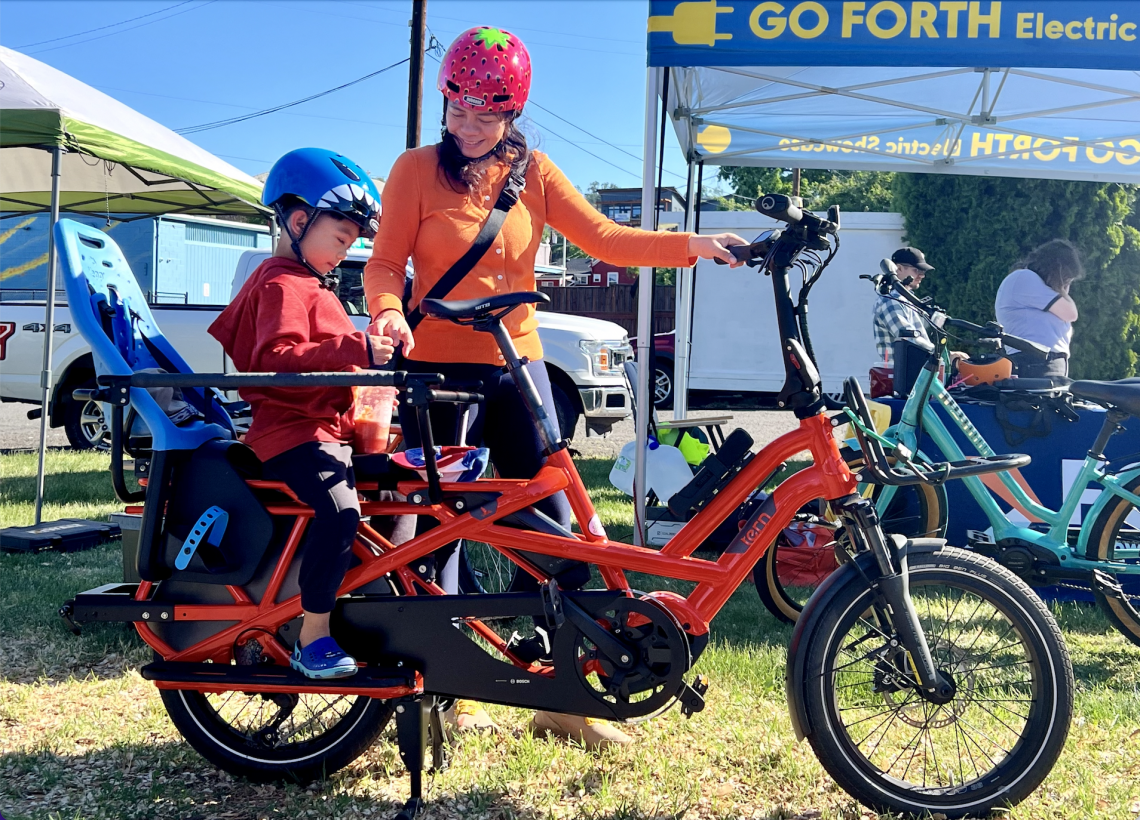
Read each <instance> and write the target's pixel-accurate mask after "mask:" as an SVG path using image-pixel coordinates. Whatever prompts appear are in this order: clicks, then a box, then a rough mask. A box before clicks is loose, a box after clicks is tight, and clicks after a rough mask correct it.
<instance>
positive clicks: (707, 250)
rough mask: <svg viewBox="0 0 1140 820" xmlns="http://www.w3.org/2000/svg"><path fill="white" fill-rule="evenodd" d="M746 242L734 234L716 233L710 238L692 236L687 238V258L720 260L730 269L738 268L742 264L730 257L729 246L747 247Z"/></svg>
mask: <svg viewBox="0 0 1140 820" xmlns="http://www.w3.org/2000/svg"><path fill="white" fill-rule="evenodd" d="M747 244H748V242H747V241H746V240H744V239H741V238H740V237H739V236H737V235H736V234H734V233H718V234H713V235H711V236H700V235H698V234H693V235H692V236H690V237H689V256H699V257H700V258H701V259H720V260H721V261H722V262H727V263H728V266H729V267H730V268H739V267H740V266H741V265H743V264H744V263H743V262H741V261H740V260H739V259H737V258H736V257H735V256H733V255H732V251H730V250H729V249H728V247H727V246H729V245H747Z"/></svg>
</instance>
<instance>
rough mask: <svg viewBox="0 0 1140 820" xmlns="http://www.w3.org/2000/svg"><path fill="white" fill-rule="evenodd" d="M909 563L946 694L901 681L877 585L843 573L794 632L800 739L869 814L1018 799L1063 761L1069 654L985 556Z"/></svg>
mask: <svg viewBox="0 0 1140 820" xmlns="http://www.w3.org/2000/svg"><path fill="white" fill-rule="evenodd" d="M909 564H910V590H911V596H912V598H913V599H914V600H915V605H916V608H917V609H918V611H919V615H920V619H921V621H922V624H923V629H924V631H926V633H927V639H928V641H929V643H930V647H931V652H932V654H933V655H934V657H935V662H936V665H937V666H938V667H939V669H940V670H942V671H943V672H944V673H946V674H949V675H951V677H952V678H953V680H954V681H955V685H956V694H955V696H954V698H953V699H952V700H951V701H950V702H949V703H947V704H945V705H935V704H932V703H930V702H929V701H927V700H926V699H924V698H922V697H921V696H920V695H918V694H917V692H916V691H915V690H914V689H913V688H910V687H908V686H906V685H905V682H906V679H907V676H908V675H909V674H910V672H909V670H910V669H911V668H912V667H911V666H909V665H908V663H907V661H906V656H905V655H899V654H895V655H894V656H893V657H891V653H898V652H900V650H899V649H892V648H890V640H891V639H892V638H893V636H891V635H886V634H885V633H883V632H881V631H879V630H878V627H877V626H875V625H874V624H872V623H870V617H873V616H871V612H872V610H871V606H872V603H873V599H874V593H873V592H872V591H871V590H870V589H869V588H868V587H867V584H866V582H865V581H864V580H863V578H862V577H861V576H860V574H859V573H857V572H850V571H849V572H847V573H845V577H844V578H843V579H837V583H836V584H834V585H833V586H832V587H830V589H829V595H828V600H826V601H818V602H816V603H814V604H813V606H819V607H822V609H821V610H819V611H818V618H817V617H816V616H814V615H813V616H812V617H813V626H812V627H810V633H809V634H807V635H804V636H803V638H802V641H801V646H803V651H805V652H806V653H808V654H807V670H808V677H807V678H806V680H805V683H804V686H803V689H802V690H801V691H800V692H799V693H798V696H799V697H802V698H803V703H802V705H803V707H804V709H805V710H806V714H807V716H808V721H809V724H810V726H811V731H810V734H809V735H808V739H809V741H810V743H811V745H812V748H813V749H814V750H815V752H816V755H817V756H818V758H819V760H820V762H821V763H822V764H823V767H824V768H825V769H826V770H827V771H828V773H829V774H831V776H832V777H833V778H835V780H836V782H838V783H839V785H840V786H841V787H842V788H843V789H844V790H845V791H847V792H848V793H849V794H850V795H852V796H853V797H854V798H855V799H856V800H858V801H859V802H861V803H863V804H864V805H866V806H869V807H871V808H873V809H874V810H876V811H879V812H884V813H886V812H896V813H901V814H922V815H925V816H929V815H931V814H933V815H934V816H939V815H942V816H945V817H948V818H957V817H967V816H987V815H988V813H989V811H990V810H991V809H993V808H997V807H1003V806H1011V805H1015V804H1017V803H1018V802H1020V801H1021V800H1023V799H1025V797H1027V796H1028V795H1029V794H1030V793H1032V792H1033V791H1034V790H1035V789H1036V788H1037V787H1038V786H1039V785H1040V784H1041V782H1042V781H1043V780H1044V779H1045V777H1046V776H1047V775H1048V774H1049V772H1050V771H1051V769H1052V768H1053V765H1054V764H1055V763H1056V761H1057V758H1058V757H1059V756H1060V754H1061V751H1062V749H1063V748H1064V745H1065V739H1066V737H1067V735H1068V731H1069V724H1070V720H1071V718H1072V713H1073V689H1074V685H1073V670H1072V664H1071V662H1070V659H1069V653H1068V650H1067V649H1066V647H1065V644H1064V641H1063V639H1062V637H1061V633H1060V631H1059V629H1058V627H1057V624H1056V622H1055V621H1054V620H1053V618H1052V616H1051V615H1050V614H1049V611H1048V610H1047V609H1046V608H1045V605H1044V604H1043V603H1042V602H1041V599H1040V598H1038V597H1037V596H1036V595H1034V594H1033V592H1032V590H1030V588H1029V587H1028V586H1027V585H1026V584H1025V583H1024V582H1023V581H1021V580H1020V579H1019V578H1017V577H1016V576H1015V575H1014V574H1013V573H1011V572H1009V571H1008V570H1006V569H1005V568H1003V567H1001V566H999V565H998V564H996V563H995V562H993V561H992V560H990V559H988V558H984V557H982V556H979V555H976V554H973V553H970V552H968V551H965V550H959V549H954V548H944V549H942V550H940V551H938V552H936V553H928V554H918V555H913V556H911V558H910V561H909ZM952 602H953V603H952ZM959 608H960V609H959ZM967 612H969V615H966V614H965V613H967ZM979 613H981V614H979ZM987 614H988V617H987ZM983 618H984V620H983ZM959 621H960V623H959ZM860 635H862V637H860ZM956 641H958V643H956ZM979 647H980V648H979ZM853 650H854V651H853ZM987 651H989V652H992V653H993V654H992V657H991V656H989V655H986V654H984V653H986V652H987ZM845 653H846V654H845ZM1019 659H1020V660H1019ZM862 690H866V692H865V694H864V693H863V691H862ZM1007 692H1008V693H1009V696H1010V700H1009V701H1008V702H1007V703H1005V704H1002V702H1001V701H999V700H998V698H999V697H1000V696H1002V694H1003V693H1007ZM860 701H862V702H863V703H864V704H865V706H860ZM883 705H885V706H886V707H887V708H886V709H885V710H884V711H880V712H878V713H877V714H873V715H871V716H870V717H867V716H866V715H865V713H866V712H867V711H871V710H874V709H881V707H882V706H883ZM868 726H871V727H872V728H870V729H869V730H868V728H867V727H868ZM916 729H917V732H916V731H915V730H916ZM968 733H969V734H968ZM859 736H862V739H861V740H858V739H857V738H858V737H859ZM903 739H906V744H905V745H902V748H901V751H900V750H899V749H898V746H899V744H901V743H902V740H903ZM911 746H913V748H914V751H912V752H911V757H910V758H909V760H907V761H906V767H905V768H903V766H902V763H903V758H904V756H905V754H906V752H907V750H908V749H909V748H911ZM920 751H921V755H922V760H921V762H919V764H918V765H917V766H916V765H915V763H916V758H917V757H918V755H919V753H920ZM892 758H893V759H892ZM968 768H972V770H973V771H972V772H969V773H967V771H966V769H968ZM932 784H933V785H932Z"/></svg>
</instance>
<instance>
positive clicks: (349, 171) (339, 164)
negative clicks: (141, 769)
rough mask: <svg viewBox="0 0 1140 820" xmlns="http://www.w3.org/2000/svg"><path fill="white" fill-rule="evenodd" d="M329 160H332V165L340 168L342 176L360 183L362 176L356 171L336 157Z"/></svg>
mask: <svg viewBox="0 0 1140 820" xmlns="http://www.w3.org/2000/svg"><path fill="white" fill-rule="evenodd" d="M329 159H330V160H332V164H333V165H335V166H336V167H337V168H339V169H340V172H341V173H342V174H344V175H345V176H346V177H348V178H349V179H351V180H352V181H353V182H360V175H359V174H357V173H356V171H354V170H352V169H351V168H349V167H348V166H347V165H345V164H344V163H343V162H341V161H340V160H338V159H337V158H336V157H329Z"/></svg>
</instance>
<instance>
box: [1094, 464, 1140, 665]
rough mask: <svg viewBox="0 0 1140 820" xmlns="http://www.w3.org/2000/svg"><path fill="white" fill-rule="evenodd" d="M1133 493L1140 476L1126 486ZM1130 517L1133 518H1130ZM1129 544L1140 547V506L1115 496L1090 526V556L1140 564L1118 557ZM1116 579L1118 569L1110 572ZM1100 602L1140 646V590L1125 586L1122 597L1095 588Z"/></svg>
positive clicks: (1139, 485) (1129, 577) (1139, 487)
mask: <svg viewBox="0 0 1140 820" xmlns="http://www.w3.org/2000/svg"><path fill="white" fill-rule="evenodd" d="M1125 489H1126V490H1128V492H1130V493H1132V494H1134V495H1135V494H1138V493H1140V477H1137V478H1135V479H1133V480H1132V481H1131V482H1130V483H1129V484H1128V485H1127V486H1126V487H1125ZM1129 518H1131V519H1132V520H1131V521H1129ZM1125 544H1126V545H1128V548H1129V549H1136V548H1137V547H1140V509H1138V508H1137V507H1136V505H1134V504H1133V503H1132V502H1131V501H1128V500H1126V499H1123V498H1120V497H1119V496H1114V497H1113V498H1112V499H1111V500H1110V501H1109V502H1108V504H1107V505H1105V507H1104V509H1102V510H1101V511H1100V514H1099V515H1098V516H1097V518H1096V521H1094V522H1093V524H1092V528H1091V529H1090V530H1089V540H1088V547H1087V550H1088V557H1089V558H1095V559H1096V560H1098V561H1117V560H1124V561H1126V563H1129V564H1134V565H1137V569H1138V570H1140V558H1127V559H1118V558H1117V557H1116V550H1117V547H1118V546H1121V545H1125ZM1108 574H1109V575H1111V576H1112V577H1113V578H1114V579H1115V580H1116V581H1119V580H1121V578H1120V576H1119V575H1117V574H1116V573H1108ZM1136 577H1137V576H1135V575H1125V576H1124V579H1125V580H1135V579H1136ZM1093 595H1094V596H1095V597H1096V602H1097V605H1098V606H1100V608H1101V610H1102V611H1103V612H1104V614H1105V615H1106V616H1108V620H1109V622H1111V623H1112V625H1113V626H1115V627H1116V628H1117V629H1119V630H1120V632H1121V633H1122V634H1123V635H1124V637H1126V638H1128V640H1130V641H1132V643H1134V644H1136V645H1137V646H1140V592H1136V591H1133V590H1122V591H1121V597H1119V598H1118V597H1116V596H1114V595H1106V594H1105V593H1103V592H1101V591H1099V590H1097V589H1096V588H1095V587H1094V589H1093Z"/></svg>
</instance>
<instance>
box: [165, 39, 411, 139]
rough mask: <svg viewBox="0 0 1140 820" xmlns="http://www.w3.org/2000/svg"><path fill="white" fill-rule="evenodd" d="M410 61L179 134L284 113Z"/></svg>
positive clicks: (181, 130) (185, 129) (179, 130)
mask: <svg viewBox="0 0 1140 820" xmlns="http://www.w3.org/2000/svg"><path fill="white" fill-rule="evenodd" d="M408 60H409V58H408V57H405V58H404V59H402V60H400V61H399V62H396V63H392V64H391V65H389V66H385V67H384V68H382V69H380V70H379V71H373V72H372V73H371V74H365V75H364V76H363V77H357V78H356V79H355V80H350V81H349V82H347V83H342V84H341V85H338V86H337V87H336V88H330V89H328V90H327V91H319V92H317V93H316V94H310V95H309V96H308V97H303V98H302V99H299V100H293V102H287V103H283V104H281V105H275V106H273V107H272V108H264V109H262V110H261V111H254V112H253V113H252V114H243V115H242V116H240V117H230V118H229V119H225V120H215V121H214V122H205V123H202V124H200V125H191V126H188V127H186V128H179V129H177V133H179V134H198V133H201V132H202V131H212V130H213V129H215V128H225V127H226V126H227V125H236V124H237V123H239V122H245V121H246V120H252V119H254V118H256V117H264V116H265V115H266V114H273V113H276V112H277V111H283V110H285V109H286V108H292V107H293V106H295V105H301V104H302V103H307V102H310V101H312V100H315V99H318V98H320V97H326V96H328V95H329V94H333V93H335V92H337V91H342V90H343V89H345V88H348V87H349V86H353V85H356V84H357V83H362V82H364V81H365V80H371V79H372V78H373V77H377V76H379V75H381V74H383V73H384V72H385V71H391V70H392V69H393V68H397V67H399V66H402V65H403V64H404V63H406V62H408Z"/></svg>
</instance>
